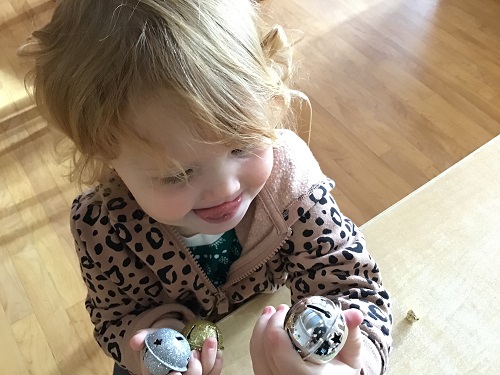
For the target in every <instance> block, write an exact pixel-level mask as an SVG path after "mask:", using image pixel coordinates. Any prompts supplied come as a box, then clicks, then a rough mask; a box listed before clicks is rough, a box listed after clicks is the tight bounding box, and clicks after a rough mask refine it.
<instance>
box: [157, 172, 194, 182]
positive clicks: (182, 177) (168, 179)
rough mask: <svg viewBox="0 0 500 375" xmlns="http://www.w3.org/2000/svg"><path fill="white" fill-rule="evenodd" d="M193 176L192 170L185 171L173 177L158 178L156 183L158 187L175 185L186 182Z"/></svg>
mask: <svg viewBox="0 0 500 375" xmlns="http://www.w3.org/2000/svg"><path fill="white" fill-rule="evenodd" d="M192 174H193V170H192V169H187V170H185V171H184V173H179V174H176V175H174V176H167V177H160V178H158V182H159V183H160V185H175V184H179V183H181V182H186V181H188V180H189V177H190V176H191V175H192Z"/></svg>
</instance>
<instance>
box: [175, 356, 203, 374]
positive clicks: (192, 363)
mask: <svg viewBox="0 0 500 375" xmlns="http://www.w3.org/2000/svg"><path fill="white" fill-rule="evenodd" d="M202 371H203V368H202V366H201V356H200V352H199V351H198V350H193V351H191V358H189V362H188V369H187V371H186V372H184V375H201V374H202ZM174 374H176V375H177V374H179V375H181V374H180V373H177V372H176V373H174ZM169 375H170V374H169Z"/></svg>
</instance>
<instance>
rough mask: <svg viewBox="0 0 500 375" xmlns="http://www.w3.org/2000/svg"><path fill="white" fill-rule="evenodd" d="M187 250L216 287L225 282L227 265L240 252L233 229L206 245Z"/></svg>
mask: <svg viewBox="0 0 500 375" xmlns="http://www.w3.org/2000/svg"><path fill="white" fill-rule="evenodd" d="M189 250H190V251H191V253H192V254H193V256H194V258H195V259H196V260H197V262H198V263H199V264H200V266H201V268H202V269H203V271H205V273H206V274H207V276H208V278H209V279H210V281H211V282H212V284H214V285H215V286H216V287H219V286H221V285H223V284H224V283H225V282H226V279H227V274H228V272H229V267H231V264H233V263H234V262H235V261H236V260H237V259H238V258H239V257H240V254H241V245H240V242H239V241H238V238H237V237H236V231H235V230H234V229H232V230H229V231H227V232H226V233H224V234H223V235H222V236H221V237H220V238H219V239H218V240H216V241H215V242H213V243H211V244H208V245H201V246H192V247H189Z"/></svg>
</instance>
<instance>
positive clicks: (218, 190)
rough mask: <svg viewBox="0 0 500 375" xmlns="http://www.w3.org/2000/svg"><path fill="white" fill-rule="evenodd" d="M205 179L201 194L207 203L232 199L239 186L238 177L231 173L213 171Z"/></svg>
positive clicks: (217, 202)
mask: <svg viewBox="0 0 500 375" xmlns="http://www.w3.org/2000/svg"><path fill="white" fill-rule="evenodd" d="M207 180H208V181H207V182H206V184H205V186H204V187H203V194H202V199H203V201H204V202H207V203H213V204H219V203H223V202H227V201H228V200H230V199H234V198H235V196H234V195H235V194H237V193H238V192H239V191H240V188H241V185H240V181H239V178H238V177H237V176H236V175H235V174H232V173H227V172H226V173H224V172H223V173H214V174H212V175H210V176H209V178H208V179H207Z"/></svg>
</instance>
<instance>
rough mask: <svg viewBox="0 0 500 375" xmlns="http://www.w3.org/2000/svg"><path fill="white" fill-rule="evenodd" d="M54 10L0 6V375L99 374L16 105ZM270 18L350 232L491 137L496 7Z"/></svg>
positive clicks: (58, 198) (65, 234)
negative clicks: (25, 53)
mask: <svg viewBox="0 0 500 375" xmlns="http://www.w3.org/2000/svg"><path fill="white" fill-rule="evenodd" d="M52 8H53V3H52V1H40V0H18V1H6V0H0V51H1V52H0V228H1V229H0V249H1V250H0V304H1V305H0V343H1V347H2V350H0V373H1V374H9V375H17V374H50V375H52V374H71V375H74V374H109V373H110V368H111V361H110V360H109V359H108V358H107V357H105V356H104V355H103V354H102V353H101V352H100V350H99V348H98V347H97V344H95V343H94V341H93V338H92V335H91V332H92V329H91V327H90V324H89V322H88V321H87V315H86V312H85V310H84V306H83V303H82V300H83V298H84V295H85V290H84V287H83V285H82V282H81V279H80V276H79V269H78V264H77V260H76V257H75V256H74V254H73V244H72V239H71V236H70V234H69V231H68V211H69V204H70V202H71V200H72V198H73V197H74V195H75V194H76V192H77V189H76V188H75V187H74V186H71V185H69V184H68V183H67V182H66V180H65V179H64V178H63V177H62V174H63V173H64V168H63V167H60V166H57V164H56V163H55V162H54V157H53V156H54V155H53V152H52V143H51V136H50V134H49V131H48V130H47V127H46V125H45V123H44V121H43V120H41V119H40V117H39V116H38V113H37V111H36V109H34V108H33V106H32V103H31V101H30V100H29V99H28V98H27V97H26V94H25V91H24V87H23V83H22V78H23V76H24V74H25V72H26V70H27V69H28V68H29V64H28V63H26V62H22V61H20V60H19V59H18V58H17V57H16V55H15V50H16V48H17V46H19V45H20V44H21V43H22V41H23V40H24V38H25V37H26V36H27V35H28V34H29V32H30V31H32V30H33V28H35V27H38V26H40V25H41V24H42V23H43V22H44V20H47V19H48V17H49V16H50V13H51V10H52ZM271 8H272V9H273V12H272V13H271V14H270V15H269V16H270V17H273V18H274V19H276V20H277V21H279V22H280V23H282V24H284V25H285V26H286V27H287V28H289V29H291V30H292V31H291V35H292V36H293V37H294V38H298V37H299V36H300V33H299V32H298V31H294V30H299V29H300V30H302V31H303V32H304V38H303V40H302V41H301V42H300V43H299V44H298V45H297V48H296V51H297V54H296V57H297V60H298V61H299V62H300V65H299V66H298V68H297V76H296V77H297V84H298V85H299V86H300V87H301V88H302V89H303V90H304V91H305V92H306V93H307V94H308V95H309V97H310V98H311V102H312V103H313V107H314V125H313V134H312V141H311V148H312V150H313V152H314V153H315V155H316V156H317V158H318V159H319V161H320V163H321V165H322V167H323V169H324V171H325V172H326V173H327V174H328V175H330V176H331V177H333V178H334V179H335V180H336V182H337V188H336V190H335V195H336V197H337V200H338V201H339V203H340V205H341V207H342V208H343V211H344V212H345V213H346V214H348V215H349V216H351V218H352V219H353V220H355V221H356V222H357V223H358V224H363V223H364V222H366V221H367V220H369V219H370V218H372V217H374V216H375V215H377V214H378V213H380V212H381V211H383V210H384V209H386V208H387V207H389V206H390V205H392V204H393V203H395V202H397V201H398V200H400V199H401V198H403V197H404V196H406V195H407V194H409V193H411V192H412V191H414V190H415V189H417V188H418V187H419V186H421V185H422V184H424V183H425V182H427V181H429V180H430V179H432V178H433V177H434V176H436V175H438V174H439V173H441V172H442V171H444V170H445V169H447V168H448V167H449V166H451V165H452V164H454V163H455V162H457V161H458V160H460V159H462V158H463V157H464V156H466V155H467V154H469V153H470V152H471V151H473V150H475V149H476V148H478V147H479V146H481V145H482V144H484V143H486V142H487V141H488V140H490V139H491V138H493V137H494V136H496V135H498V134H499V133H500V22H499V17H500V1H499V0H482V1H477V0H441V1H438V0H418V1H414V0H308V1H299V0H274V2H272V6H271ZM466 183H467V181H464V184H466ZM456 188H457V189H460V186H457V187H456ZM408 225H411V223H408Z"/></svg>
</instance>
